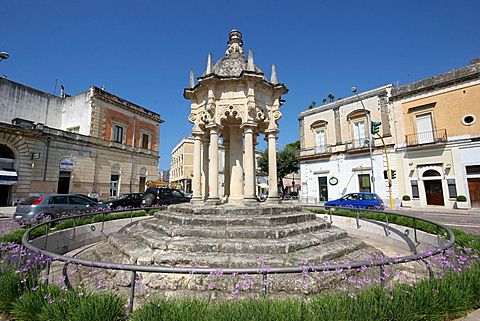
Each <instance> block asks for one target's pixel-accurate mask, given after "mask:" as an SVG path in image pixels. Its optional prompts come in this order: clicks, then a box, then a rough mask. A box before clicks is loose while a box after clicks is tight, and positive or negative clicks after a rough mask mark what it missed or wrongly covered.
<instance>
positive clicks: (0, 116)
mask: <svg viewBox="0 0 480 321" xmlns="http://www.w3.org/2000/svg"><path fill="white" fill-rule="evenodd" d="M0 107H1V108H0V167H1V168H2V169H3V170H2V173H0V195H2V197H1V203H2V204H11V203H13V202H14V201H15V200H16V199H21V198H24V197H26V196H29V195H32V194H35V195H39V194H40V195H41V194H52V193H81V194H89V195H91V196H93V197H95V198H99V199H101V200H105V199H108V198H112V197H116V196H118V195H119V194H121V193H128V192H138V191H143V190H144V188H145V182H146V181H147V180H149V179H157V178H158V151H159V134H160V132H159V131H160V125H161V123H162V122H163V120H161V119H160V115H159V114H157V113H155V112H152V111H150V110H148V109H145V108H143V107H140V106H138V105H135V104H133V103H131V102H128V101H126V100H124V99H122V98H120V97H118V96H115V95H113V94H110V93H108V92H106V91H104V90H102V89H99V88H97V87H94V86H92V87H90V89H89V90H88V91H87V92H84V93H81V94H78V95H75V96H68V95H65V94H64V93H63V89H62V93H61V95H60V96H54V95H51V94H48V93H45V92H41V91H39V90H36V89H33V88H30V87H27V86H24V85H21V84H19V83H16V82H13V81H10V80H7V79H0ZM3 173H13V175H14V178H13V179H6V175H2V174H3Z"/></svg>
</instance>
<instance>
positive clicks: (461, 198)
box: [457, 195, 467, 202]
mask: <svg viewBox="0 0 480 321" xmlns="http://www.w3.org/2000/svg"><path fill="white" fill-rule="evenodd" d="M466 201H467V197H466V196H464V195H458V196H457V202H466Z"/></svg>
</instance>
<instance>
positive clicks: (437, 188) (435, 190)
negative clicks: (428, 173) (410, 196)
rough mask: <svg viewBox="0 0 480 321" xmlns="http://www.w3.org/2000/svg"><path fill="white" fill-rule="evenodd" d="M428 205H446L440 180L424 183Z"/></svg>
mask: <svg viewBox="0 0 480 321" xmlns="http://www.w3.org/2000/svg"><path fill="white" fill-rule="evenodd" d="M423 185H424V186H425V194H426V196H427V204H428V205H445V203H444V202H443V190H442V181H441V180H439V179H435V180H428V181H423Z"/></svg>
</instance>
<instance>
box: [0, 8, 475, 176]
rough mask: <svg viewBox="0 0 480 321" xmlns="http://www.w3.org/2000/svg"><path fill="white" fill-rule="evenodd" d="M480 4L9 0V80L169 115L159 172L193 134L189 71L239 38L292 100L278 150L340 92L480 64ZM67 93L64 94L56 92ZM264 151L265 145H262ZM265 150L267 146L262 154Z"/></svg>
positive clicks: (4, 33) (4, 17)
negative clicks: (97, 92)
mask: <svg viewBox="0 0 480 321" xmlns="http://www.w3.org/2000/svg"><path fill="white" fill-rule="evenodd" d="M479 17H480V1H478V0H449V1H445V0H428V1H427V0H415V1H413V0H402V1H377V0H365V1H353V0H350V1H346V0H345V1H344V0H336V1H331V0H330V1H321V0H316V1H315V0H313V1H303V0H299V1H284V0H278V1H269V0H264V1H250V0H244V1H211V0H205V1H150V0H131V1H124V0H115V1H113V0H94V1H90V0H64V1H54V0H30V1H24V0H6V1H2V4H1V6H0V20H1V21H2V27H1V30H0V51H5V52H8V53H9V54H10V58H8V59H7V60H3V61H1V62H0V75H4V74H6V75H7V76H8V79H10V80H13V81H16V82H19V83H21V84H24V85H26V86H30V87H33V88H36V89H39V90H42V91H45V92H49V93H51V94H54V93H56V94H59V87H60V85H63V86H65V91H66V93H67V94H70V95H76V94H79V93H81V92H85V91H87V90H88V88H89V86H91V85H93V86H97V87H101V86H105V89H106V90H107V91H109V92H111V93H113V94H115V95H117V96H120V97H122V98H124V99H126V100H129V101H131V102H133V103H136V104H138V105H140V106H142V107H145V108H148V109H150V110H153V111H155V112H157V113H159V114H160V115H161V116H162V119H163V120H165V123H164V124H163V125H162V130H161V146H160V149H161V151H160V155H161V160H160V168H161V169H168V168H169V167H170V152H171V149H172V148H173V147H174V146H175V145H176V143H177V142H178V141H179V140H180V139H181V138H182V137H183V136H188V135H189V134H190V131H191V127H192V125H191V124H190V123H189V122H188V120H187V117H188V115H189V101H187V100H186V99H184V98H183V89H184V88H185V87H188V82H189V72H190V68H193V69H194V72H195V76H196V77H199V76H201V74H202V73H203V72H204V71H205V68H206V63H207V56H208V53H212V54H213V59H214V62H216V61H217V60H218V59H219V58H221V57H223V56H224V55H225V50H226V49H227V44H226V42H227V41H228V33H229V32H230V31H231V30H232V29H238V30H239V31H240V32H242V34H243V41H244V48H245V49H246V50H248V49H249V48H252V49H253V53H254V58H255V64H256V65H257V66H259V67H260V68H261V69H262V70H263V71H264V73H265V74H266V76H267V78H268V79H270V71H271V65H272V64H276V66H277V75H278V81H279V82H283V83H285V85H286V86H287V88H289V90H290V92H289V93H288V94H287V95H284V96H283V98H284V99H285V100H286V103H285V105H283V107H282V113H283V118H282V119H281V120H280V134H279V139H278V143H279V144H280V145H285V144H288V143H290V142H293V141H295V140H297V139H299V128H298V119H297V116H298V114H299V113H300V112H301V111H303V110H304V109H306V108H308V106H309V105H310V103H311V102H312V101H316V102H317V105H320V104H322V99H323V98H325V97H327V95H328V94H329V93H332V94H333V95H334V96H335V97H337V98H338V97H341V98H345V97H348V96H350V95H351V92H350V87H352V86H356V87H357V88H358V91H359V92H363V91H367V90H370V89H373V88H376V87H380V86H383V85H386V84H390V83H392V84H394V85H395V86H401V85H404V84H406V83H410V82H414V81H417V80H421V79H424V78H428V77H431V76H434V75H437V74H440V73H443V72H447V71H450V70H452V69H457V68H461V67H464V66H466V65H468V64H469V63H470V60H472V59H476V58H480V22H479ZM55 84H57V86H58V87H57V88H56V87H55ZM259 142H261V141H259ZM260 148H262V145H260Z"/></svg>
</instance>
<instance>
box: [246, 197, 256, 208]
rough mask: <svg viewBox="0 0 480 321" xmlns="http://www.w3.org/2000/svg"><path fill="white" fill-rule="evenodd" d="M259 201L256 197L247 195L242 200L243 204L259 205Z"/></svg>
mask: <svg viewBox="0 0 480 321" xmlns="http://www.w3.org/2000/svg"><path fill="white" fill-rule="evenodd" d="M258 204H259V201H258V200H257V198H256V197H245V198H244V199H243V201H242V205H247V206H248V205H250V206H251V205H258Z"/></svg>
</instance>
